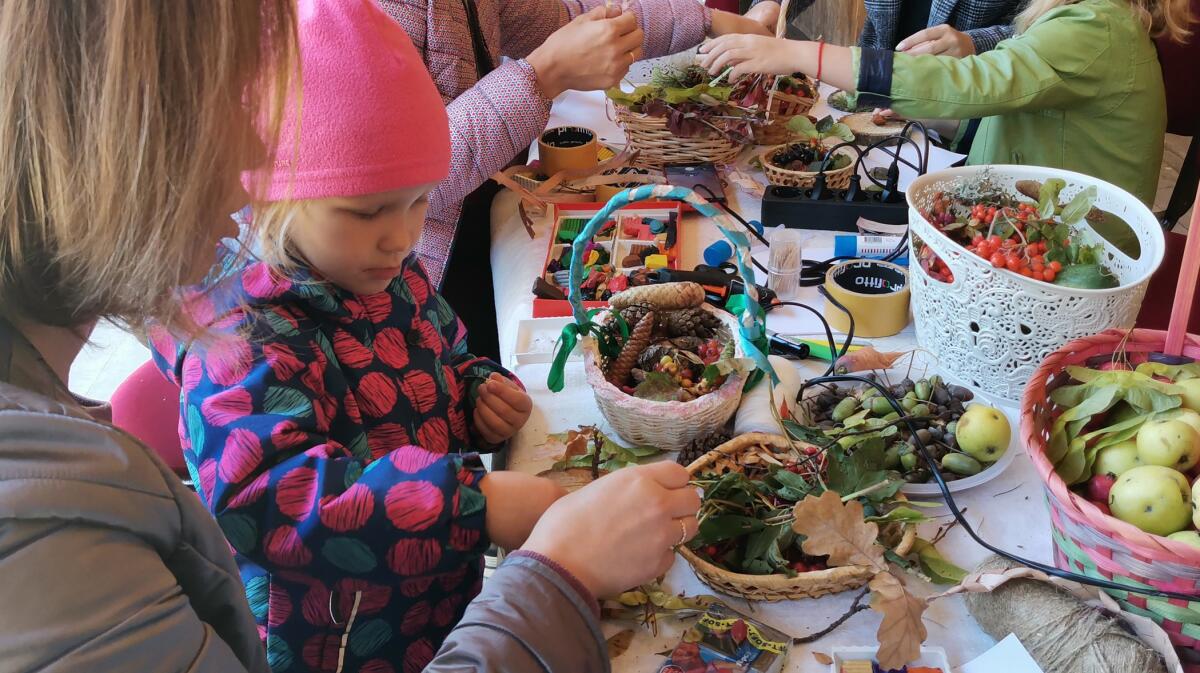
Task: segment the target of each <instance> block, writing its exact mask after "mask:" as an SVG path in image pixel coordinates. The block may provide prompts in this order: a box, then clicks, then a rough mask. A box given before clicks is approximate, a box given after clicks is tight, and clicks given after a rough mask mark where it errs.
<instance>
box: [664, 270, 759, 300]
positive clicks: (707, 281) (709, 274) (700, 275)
mask: <svg viewBox="0 0 1200 673" xmlns="http://www.w3.org/2000/svg"><path fill="white" fill-rule="evenodd" d="M656 280H657V281H658V282H660V283H680V282H688V281H690V282H693V283H698V284H699V285H701V286H702V287H703V288H704V292H705V295H706V299H707V300H708V301H709V303H711V304H715V305H717V306H724V305H725V301H726V300H728V299H729V297H731V296H733V295H735V294H744V293H745V292H746V285H745V284H744V283H743V282H742V280H741V279H740V278H738V276H737V267H735V266H733V265H732V264H723V265H721V266H708V265H706V264H700V265H697V266H696V268H695V269H693V270H691V271H684V270H681V269H659V270H658V272H657V276H656ZM754 289H755V290H757V291H758V303H759V305H760V306H762V307H763V308H764V309H765V308H767V307H769V306H771V305H773V304H775V303H776V302H778V301H779V296H778V295H776V294H775V291H774V290H771V289H769V288H766V287H763V286H762V285H755V286H754Z"/></svg>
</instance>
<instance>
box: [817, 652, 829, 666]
mask: <svg viewBox="0 0 1200 673" xmlns="http://www.w3.org/2000/svg"><path fill="white" fill-rule="evenodd" d="M812 655H813V659H816V660H817V663H818V664H821V665H823V666H828V665H830V664H832V663H833V657H831V656H829V655H828V654H825V653H824V652H813V653H812Z"/></svg>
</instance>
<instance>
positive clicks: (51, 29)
mask: <svg viewBox="0 0 1200 673" xmlns="http://www.w3.org/2000/svg"><path fill="white" fill-rule="evenodd" d="M295 11H296V10H295V6H294V0H70V1H69V2H59V1H57V0H51V1H47V0H5V2H3V3H2V4H0V314H2V315H4V316H6V317H10V318H15V319H20V320H25V321H31V322H37V323H43V324H48V325H55V326H62V327H78V326H81V325H84V324H87V323H88V322H90V321H92V320H95V319H96V318H100V317H110V318H115V319H118V320H121V321H124V322H126V323H128V324H130V325H131V326H134V327H140V326H142V325H144V324H145V322H146V321H148V320H151V319H154V320H160V321H163V322H166V323H168V324H181V323H182V324H186V320H184V319H183V318H182V317H181V314H180V312H179V311H178V308H177V303H176V302H175V300H174V298H173V294H172V290H173V288H175V287H177V286H179V285H181V284H183V283H184V282H186V280H187V279H188V278H189V275H191V274H193V273H194V272H195V271H196V269H194V268H193V267H194V265H195V263H196V260H197V258H198V257H199V255H198V252H202V249H201V248H202V247H205V248H210V247H211V246H212V245H213V244H214V243H215V238H214V230H213V227H214V225H215V224H216V223H217V222H219V221H220V218H221V217H223V216H226V215H228V213H222V212H220V211H221V209H222V206H226V205H228V203H229V201H230V200H231V198H232V197H233V196H234V195H235V189H236V188H237V185H236V182H235V180H236V177H237V175H238V173H239V172H240V171H241V170H242V169H245V168H249V167H251V166H252V165H255V164H256V163H257V162H261V161H262V160H263V159H264V149H266V151H268V152H269V151H270V148H264V147H263V144H262V142H260V141H259V138H258V136H259V133H258V131H262V130H266V131H267V133H266V134H265V135H266V137H268V138H271V139H273V138H275V137H276V134H277V131H278V128H279V121H280V119H281V116H282V115H281V113H282V110H283V106H284V101H285V94H286V89H287V86H288V82H289V78H291V77H292V76H293V75H294V73H295V70H296V58H295V45H296V33H295ZM271 142H273V141H270V142H268V144H270V143H271Z"/></svg>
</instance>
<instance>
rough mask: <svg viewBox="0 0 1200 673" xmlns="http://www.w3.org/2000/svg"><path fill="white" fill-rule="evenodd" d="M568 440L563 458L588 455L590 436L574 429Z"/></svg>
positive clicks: (568, 458)
mask: <svg viewBox="0 0 1200 673" xmlns="http://www.w3.org/2000/svg"><path fill="white" fill-rule="evenodd" d="M569 436H570V439H568V440H567V450H566V451H565V452H563V457H562V460H570V459H571V458H572V457H574V456H584V455H587V446H588V438H587V435H584V434H581V433H577V432H574V431H572V435H569Z"/></svg>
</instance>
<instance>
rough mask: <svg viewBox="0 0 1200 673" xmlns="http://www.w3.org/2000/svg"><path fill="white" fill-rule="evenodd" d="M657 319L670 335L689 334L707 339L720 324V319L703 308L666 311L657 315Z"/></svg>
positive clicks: (680, 335)
mask: <svg viewBox="0 0 1200 673" xmlns="http://www.w3.org/2000/svg"><path fill="white" fill-rule="evenodd" d="M658 320H659V324H660V325H661V326H662V328H663V329H664V330H665V331H666V333H667V336H670V337H682V336H691V337H699V338H701V339H709V338H711V337H712V335H713V333H714V332H715V331H716V329H717V328H718V327H720V326H721V319H720V318H718V317H717V316H716V315H715V314H713V313H711V312H709V311H706V310H704V309H703V308H685V309H682V310H679V311H666V312H664V313H661V314H660V315H659V319H658Z"/></svg>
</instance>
